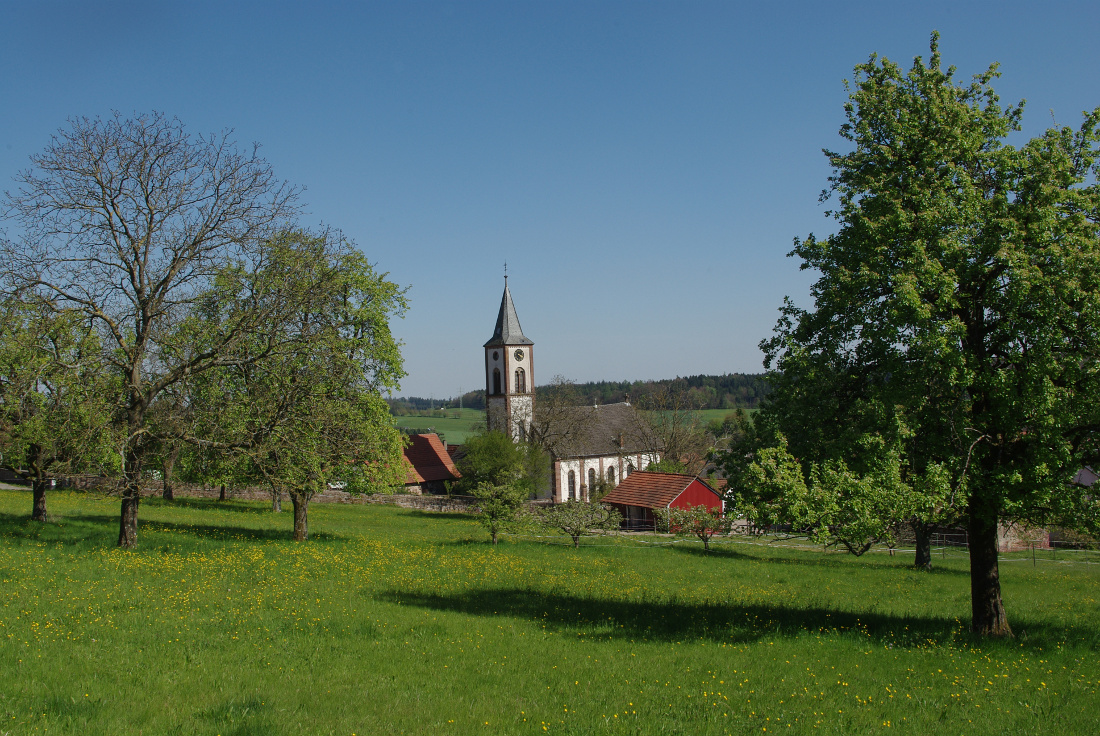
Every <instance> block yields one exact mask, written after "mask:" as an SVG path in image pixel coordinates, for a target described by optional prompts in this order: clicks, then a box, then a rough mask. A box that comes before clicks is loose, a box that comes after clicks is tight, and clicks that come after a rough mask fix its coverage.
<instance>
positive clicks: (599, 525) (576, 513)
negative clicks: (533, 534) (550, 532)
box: [538, 499, 623, 548]
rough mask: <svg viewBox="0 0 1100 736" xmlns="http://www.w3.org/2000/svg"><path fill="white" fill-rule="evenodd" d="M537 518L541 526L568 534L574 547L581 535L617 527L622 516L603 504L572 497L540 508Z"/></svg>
mask: <svg viewBox="0 0 1100 736" xmlns="http://www.w3.org/2000/svg"><path fill="white" fill-rule="evenodd" d="M538 520H539V523H540V524H541V525H542V526H544V527H546V528H548V529H556V530H558V531H560V532H563V533H564V534H566V535H568V536H569V537H570V538H571V539H572V540H573V547H574V548H576V547H578V546H579V545H580V541H581V537H586V536H589V535H592V534H598V533H599V532H601V531H604V530H613V529H618V528H619V526H620V525H621V524H622V521H623V516H622V514H620V513H619V512H618V511H617V510H615V509H613V508H610V507H608V506H604V505H603V504H600V503H588V502H587V501H577V500H575V499H574V500H569V501H565V502H564V503H556V504H554V505H553V506H549V507H547V508H544V509H542V510H541V511H539V513H538Z"/></svg>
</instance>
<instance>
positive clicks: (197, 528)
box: [0, 514, 344, 549]
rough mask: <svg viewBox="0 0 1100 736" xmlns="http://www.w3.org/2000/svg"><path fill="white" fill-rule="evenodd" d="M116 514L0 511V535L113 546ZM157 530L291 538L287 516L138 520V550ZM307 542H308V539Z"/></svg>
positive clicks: (320, 538) (316, 537) (324, 535)
mask: <svg viewBox="0 0 1100 736" xmlns="http://www.w3.org/2000/svg"><path fill="white" fill-rule="evenodd" d="M118 522H119V517H118V516H113V515H106V514H77V515H73V516H64V517H59V518H56V519H53V520H51V521H50V522H47V523H45V524H42V523H41V522H36V521H31V520H30V519H29V518H27V517H26V516H15V515H13V514H0V536H4V537H10V538H14V539H24V540H28V541H33V542H50V543H60V544H63V545H81V546H84V545H90V546H96V545H99V546H102V545H113V544H115V543H116V542H117V541H118ZM158 533H169V534H178V535H180V536H184V537H192V538H195V539H203V540H218V541H228V540H247V541H280V540H282V541H287V540H289V539H290V538H291V535H292V533H293V530H292V529H291V525H290V519H289V516H288V520H287V523H286V526H285V528H266V529H265V528H255V527H243V526H230V525H223V524H178V523H175V522H170V521H161V520H152V519H151V520H148V521H145V520H142V519H141V518H140V516H139V519H138V549H141V547H142V546H143V543H148V542H149V537H148V535H150V534H158ZM341 539H344V537H342V536H341V535H338V534H332V533H330V532H316V531H311V532H310V534H309V541H310V542H328V541H335V540H341ZM307 544H308V542H307Z"/></svg>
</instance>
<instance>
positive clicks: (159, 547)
mask: <svg viewBox="0 0 1100 736" xmlns="http://www.w3.org/2000/svg"><path fill="white" fill-rule="evenodd" d="M49 503H50V508H51V512H52V513H53V516H54V520H53V522H51V523H49V524H46V525H40V524H35V523H32V522H30V521H27V520H26V518H25V517H26V515H27V514H28V512H29V510H30V497H29V493H28V492H26V491H6V490H4V491H0V733H12V734H25V733H46V732H49V733H79V734H131V733H133V734H137V733H141V734H222V735H224V736H229V735H230V734H265V735H275V736H277V735H279V734H344V735H347V734H360V735H361V734H378V733H403V734H433V735H434V734H500V733H504V734H544V733H548V734H647V735H648V734H771V733H785V734H810V733H812V734H865V733H907V734H939V733H944V734H948V733H949V734H998V735H1000V734H1033V733H1034V734H1040V733H1042V734H1052V733H1053V734H1060V735H1064V734H1095V733H1100V633H1098V626H1100V606H1098V602H1097V596H1098V591H1100V585H1098V582H1100V564H1095V563H1097V562H1100V560H1098V559H1096V558H1087V557H1081V556H1076V557H1072V559H1069V560H1068V559H1067V556H1066V554H1065V553H1059V557H1058V559H1057V560H1054V559H1048V558H1043V559H1038V560H1036V562H1034V563H1033V562H1032V561H1031V559H1030V557H1029V556H1027V557H1025V556H1016V557H1014V558H1012V559H1010V560H1008V561H1006V562H1005V564H1004V565H1003V566H1002V570H1003V575H1004V590H1005V596H1006V601H1007V606H1008V611H1009V616H1010V621H1011V623H1012V624H1013V626H1014V628H1015V630H1016V633H1017V635H1018V638H1017V640H1015V641H1011V642H976V641H973V640H972V639H971V638H970V637H969V635H968V634H967V633H966V629H967V618H968V615H969V584H968V577H967V561H966V558H965V556H963V555H962V554H959V553H953V554H948V555H947V556H946V558H939V557H937V560H936V563H937V570H936V571H935V572H932V573H930V574H920V573H916V572H913V571H910V570H909V569H907V567H906V565H907V564H908V563H909V562H910V561H911V557H907V556H905V555H898V556H896V557H892V556H888V555H886V554H869V555H867V556H865V557H863V558H860V559H855V558H852V557H849V556H845V555H842V554H839V553H830V554H823V553H822V552H821V551H820V550H807V549H791V548H786V547H780V546H776V545H770V546H769V545H757V544H745V543H733V542H729V543H724V544H721V545H719V548H718V549H717V551H714V552H712V553H710V554H709V555H708V554H704V553H703V551H702V549H701V547H700V546H699V545H697V544H693V543H688V542H679V543H675V544H671V543H670V541H671V540H668V539H665V538H661V537H653V536H639V537H633V536H623V537H598V538H591V537H590V538H587V539H585V540H583V542H582V546H581V547H580V549H578V550H573V549H572V547H571V545H569V544H568V543H567V540H565V539H564V538H557V537H543V538H539V537H530V538H521V539H512V540H508V541H505V542H503V543H502V544H501V545H499V546H498V547H497V548H495V549H494V548H492V547H491V546H490V545H489V544H487V542H486V539H487V536H486V534H485V533H484V532H483V531H482V529H481V528H480V527H479V526H478V525H477V524H476V523H475V522H473V521H472V520H471V519H470V518H469V517H466V516H463V515H457V514H435V513H426V512H417V511H412V510H405V509H400V508H397V507H392V506H375V505H368V506H345V505H335V504H333V505H320V504H318V505H314V506H312V507H311V509H310V517H311V518H310V521H311V524H310V527H311V531H312V533H313V538H312V539H311V540H310V541H309V542H307V543H304V544H295V543H293V542H291V541H290V539H289V537H290V531H291V518H290V514H289V513H284V514H282V515H277V514H272V513H270V512H269V511H268V510H267V509H266V508H265V507H264V505H263V504H260V503H254V504H253V503H248V502H237V501H231V502H225V503H218V502H215V501H205V500H197V499H181V500H178V501H176V502H164V501H160V500H150V501H146V502H144V503H143V505H142V509H141V527H140V533H139V545H140V547H139V549H138V550H136V551H132V552H122V551H119V550H117V549H115V548H114V547H113V543H114V541H115V538H116V536H117V512H118V503H117V501H116V500H114V499H108V498H103V497H100V496H96V495H90V494H77V493H70V492H58V493H54V494H52V495H51V496H50V498H49ZM1048 556H1049V553H1048ZM1086 561H1088V562H1091V563H1093V564H1084V563H1085V562H1086Z"/></svg>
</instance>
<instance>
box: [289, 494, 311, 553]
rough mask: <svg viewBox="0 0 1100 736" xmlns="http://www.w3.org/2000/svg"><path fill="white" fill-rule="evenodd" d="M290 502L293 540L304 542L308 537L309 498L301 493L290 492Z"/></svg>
mask: <svg viewBox="0 0 1100 736" xmlns="http://www.w3.org/2000/svg"><path fill="white" fill-rule="evenodd" d="M290 502H291V503H292V504H294V541H295V542H304V541H306V540H307V539H309V517H308V516H307V514H308V512H309V499H308V498H307V497H306V496H305V495H303V494H299V493H291V494H290Z"/></svg>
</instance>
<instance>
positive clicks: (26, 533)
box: [0, 513, 118, 546]
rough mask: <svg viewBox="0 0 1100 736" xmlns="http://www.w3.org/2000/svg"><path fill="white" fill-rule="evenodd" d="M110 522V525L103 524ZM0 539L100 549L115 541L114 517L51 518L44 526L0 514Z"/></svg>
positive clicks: (116, 537) (27, 517)
mask: <svg viewBox="0 0 1100 736" xmlns="http://www.w3.org/2000/svg"><path fill="white" fill-rule="evenodd" d="M107 521H110V522H112V523H111V524H107V523H106V522H107ZM0 537H4V538H6V539H15V540H20V541H25V542H33V543H43V542H45V543H49V544H61V545H64V546H85V545H92V546H94V545H101V544H105V543H108V542H112V541H117V539H118V517H117V516H91V515H89V516H83V515H74V516H60V517H59V516H51V517H50V520H49V521H47V522H46V523H42V522H40V521H32V520H31V519H30V517H29V516H23V515H17V514H2V513H0Z"/></svg>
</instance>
